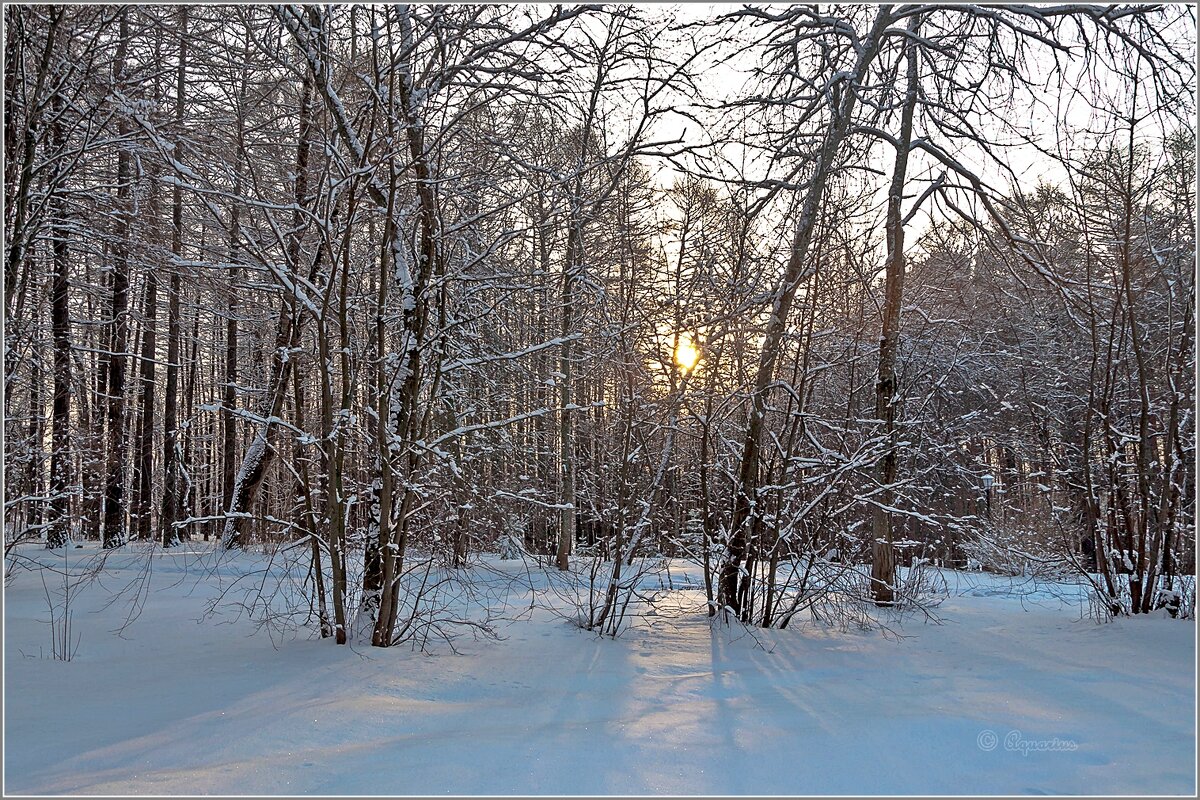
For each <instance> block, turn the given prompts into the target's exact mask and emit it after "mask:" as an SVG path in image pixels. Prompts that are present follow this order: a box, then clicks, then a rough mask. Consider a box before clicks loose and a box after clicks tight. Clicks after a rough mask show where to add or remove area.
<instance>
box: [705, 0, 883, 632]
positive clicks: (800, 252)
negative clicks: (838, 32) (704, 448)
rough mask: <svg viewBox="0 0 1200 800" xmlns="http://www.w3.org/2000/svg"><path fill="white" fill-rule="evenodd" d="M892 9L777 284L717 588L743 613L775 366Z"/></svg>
mask: <svg viewBox="0 0 1200 800" xmlns="http://www.w3.org/2000/svg"><path fill="white" fill-rule="evenodd" d="M889 14H890V8H888V7H886V6H885V7H883V8H880V10H879V12H878V14H877V15H876V17H875V22H874V24H873V25H872V26H871V30H870V31H869V32H868V34H867V36H866V38H865V39H864V40H863V42H862V48H861V50H860V51H859V55H858V59H857V62H856V64H855V67H854V70H853V72H852V73H851V74H850V75H848V76H847V78H846V80H845V82H844V84H843V87H844V89H843V94H842V97H841V101H840V103H839V104H838V106H837V108H835V110H834V114H835V116H834V119H833V122H832V125H831V127H830V129H829V131H828V132H827V133H826V136H825V141H824V142H823V143H822V146H821V150H820V152H819V154H818V157H817V164H816V168H815V170H814V172H813V177H812V180H811V182H810V183H809V186H808V192H807V194H806V195H805V197H804V203H803V205H802V206H801V211H800V218H799V220H798V221H797V223H796V231H795V234H794V235H793V238H792V252H791V256H790V258H789V259H788V263H787V267H786V269H785V270H784V274H783V277H782V279H781V280H780V281H779V283H778V284H776V287H775V291H774V297H773V299H772V306H771V316H770V318H769V320H768V322H767V327H766V331H765V332H764V336H763V344H762V349H761V351H760V355H759V362H758V369H757V371H756V372H755V378H754V387H753V390H752V392H751V398H750V416H749V420H748V421H747V423H746V434H745V439H744V442H743V445H742V456H741V461H740V465H739V467H738V477H737V483H736V485H735V489H734V492H735V499H734V507H733V519H732V521H731V532H730V538H729V546H728V550H727V552H726V554H725V559H724V562H723V564H722V565H721V570H720V576H719V580H718V584H717V603H718V605H720V606H721V607H722V608H729V609H730V610H732V611H733V612H734V613H735V614H740V611H741V602H740V600H739V599H738V595H739V592H738V581H739V578H740V576H741V574H742V571H743V566H742V563H743V561H744V560H745V558H746V555H747V551H748V545H749V528H750V523H751V520H752V517H753V515H754V513H755V506H756V503H757V493H758V477H759V451H760V450H761V448H762V439H763V424H764V418H765V416H766V411H767V396H768V394H769V393H770V388H771V384H772V383H773V382H774V379H775V364H776V359H777V357H778V354H779V350H780V347H781V345H782V342H783V335H784V332H785V331H786V330H787V319H788V314H789V312H790V311H791V307H792V300H793V299H794V298H795V295H796V289H797V288H798V287H799V286H800V282H801V281H802V280H804V279H805V278H807V277H808V276H809V274H810V270H809V269H808V268H807V259H808V250H809V246H810V245H811V244H812V236H813V231H814V230H815V228H816V225H817V221H818V219H819V217H820V209H821V200H822V199H823V197H824V195H825V185H826V183H827V182H828V180H829V173H830V171H831V170H832V168H833V165H834V160H835V159H836V157H837V154H838V150H839V148H840V147H841V144H842V141H843V140H844V139H845V138H846V134H847V132H848V131H849V129H850V122H851V117H852V116H853V114H854V110H855V106H856V105H857V95H856V93H855V91H854V88H853V87H854V84H856V83H859V82H861V81H862V79H863V78H864V76H865V75H866V71H867V68H868V67H869V66H870V64H871V62H872V61H873V60H874V59H875V56H876V55H877V54H878V52H879V45H880V42H881V40H882V38H883V32H884V29H885V28H886V26H887V22H888V17H889Z"/></svg>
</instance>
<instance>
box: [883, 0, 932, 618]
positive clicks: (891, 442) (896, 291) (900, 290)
mask: <svg viewBox="0 0 1200 800" xmlns="http://www.w3.org/2000/svg"><path fill="white" fill-rule="evenodd" d="M919 20H920V17H919V16H917V15H914V16H913V17H912V19H911V20H910V21H909V25H908V32H909V37H910V38H909V39H908V40H907V42H908V43H907V47H906V50H907V53H906V60H907V66H908V91H907V94H906V95H905V99H904V110H903V112H902V113H901V119H900V137H899V139H898V140H897V144H896V163H895V167H894V169H893V172H892V185H891V188H890V189H889V191H888V206H887V222H886V237H887V253H888V259H887V275H886V278H885V284H884V300H883V333H882V335H881V336H880V339H879V380H878V381H877V382H876V383H875V418H876V419H878V420H881V421H882V423H883V425H882V430H881V433H882V435H883V436H884V437H885V438H886V440H887V441H886V443H885V445H884V447H885V450H884V453H883V457H882V458H880V459H879V462H878V463H877V464H876V465H875V477H876V479H877V480H878V482H879V486H880V487H881V489H880V494H879V501H878V503H877V504H876V505H875V506H874V508H873V509H872V516H871V595H872V598H873V599H874V600H875V604H876V605H878V606H890V605H892V604H893V603H895V602H896V551H895V547H894V546H893V544H892V542H893V537H892V514H891V512H890V511H889V510H888V507H890V506H891V505H892V500H893V498H894V497H895V492H894V491H893V490H892V488H891V486H892V484H893V483H894V482H895V480H896V468H897V460H898V459H897V453H896V444H895V438H896V401H897V397H896V392H897V387H896V350H897V349H898V347H899V344H900V309H901V307H902V306H903V304H904V221H903V218H902V216H901V202H902V201H903V199H904V182H905V175H906V173H907V171H908V153H909V146H910V144H911V142H912V128H913V112H914V111H915V110H916V106H917V57H916V47H915V46H914V44H913V40H914V37H916V35H917V27H918V25H919V24H920V23H919Z"/></svg>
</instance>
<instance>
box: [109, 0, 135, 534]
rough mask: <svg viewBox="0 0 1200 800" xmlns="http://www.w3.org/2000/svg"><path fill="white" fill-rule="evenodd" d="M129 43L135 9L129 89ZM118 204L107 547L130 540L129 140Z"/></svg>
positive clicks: (117, 71) (124, 31)
mask: <svg viewBox="0 0 1200 800" xmlns="http://www.w3.org/2000/svg"><path fill="white" fill-rule="evenodd" d="M128 45H129V11H128V9H125V10H123V11H122V13H121V26H120V38H119V39H118V42H117V55H116V60H115V61H114V62H113V83H114V84H115V85H116V86H117V87H119V88H122V89H123V88H124V83H125V56H126V52H127V50H128ZM117 129H118V132H119V135H120V136H121V137H122V139H123V138H124V137H125V136H127V135H128V133H129V122H128V121H127V119H126V117H125V114H124V112H121V116H120V118H119V122H118V124H117ZM117 146H118V148H119V149H118V151H117V208H116V211H115V213H114V218H115V225H114V230H113V237H114V240H115V241H114V242H113V247H112V306H111V318H112V339H111V343H110V346H109V353H108V404H107V408H106V416H107V420H106V422H107V425H108V463H107V465H106V468H105V489H104V542H103V545H104V547H105V548H106V549H109V548H113V547H120V546H121V545H123V544H125V537H126V532H125V451H126V448H125V442H124V441H123V439H124V437H125V351H126V349H127V348H128V345H129V314H128V310H129V217H130V209H129V203H130V199H131V198H130V196H131V194H132V192H131V185H130V184H131V181H132V177H131V175H130V169H129V166H130V155H129V150H128V147H127V146H126V144H125V143H124V142H122V143H120V144H118V145H117Z"/></svg>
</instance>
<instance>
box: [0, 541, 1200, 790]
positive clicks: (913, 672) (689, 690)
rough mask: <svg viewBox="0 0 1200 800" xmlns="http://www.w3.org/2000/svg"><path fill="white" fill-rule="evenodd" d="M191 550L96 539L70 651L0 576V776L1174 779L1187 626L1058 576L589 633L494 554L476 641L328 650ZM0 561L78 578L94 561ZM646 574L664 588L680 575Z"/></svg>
mask: <svg viewBox="0 0 1200 800" xmlns="http://www.w3.org/2000/svg"><path fill="white" fill-rule="evenodd" d="M195 548H196V549H194V550H189V551H172V552H167V553H162V552H156V553H155V554H153V555H149V554H148V551H143V552H138V551H136V550H133V549H127V550H124V551H119V552H117V553H115V554H112V555H110V556H109V557H108V559H107V564H106V565H105V569H104V571H103V572H102V573H100V575H99V576H98V577H97V579H95V580H92V581H90V582H88V583H87V584H86V585H80V586H77V587H76V588H75V590H74V592H73V593H72V596H71V598H70V605H69V610H70V613H71V616H70V620H71V625H72V631H71V639H72V648H73V649H74V657H73V659H72V660H71V661H69V662H66V661H61V660H56V659H54V658H52V651H53V648H52V646H51V638H52V631H53V626H52V625H51V624H50V623H49V622H48V620H49V619H50V616H51V607H52V606H53V607H56V608H55V614H56V616H58V617H59V618H60V619H61V618H62V615H63V612H64V608H63V597H62V594H61V593H62V590H63V584H62V578H61V576H60V575H59V574H56V573H54V572H49V571H46V570H28V569H23V568H21V567H20V565H18V567H17V568H16V569H14V570H13V573H12V574H11V576H10V579H9V582H8V585H7V587H6V591H5V610H4V621H5V642H4V657H5V667H6V669H5V686H4V689H5V698H4V699H5V703H4V723H5V734H6V735H5V737H4V777H5V785H4V788H5V791H6V793H19V794H21V793H23V794H29V793H35V794H60V793H72V794H76V793H77V794H115V795H125V794H210V793H215V794H289V795H290V794H304V793H319V794H422V795H423V794H657V793H670V794H840V793H854V794H874V793H881V794H942V793H945V794H977V793H984V794H1025V793H1036V794H1042V793H1050V794H1076V793H1082V794H1125V793H1133V794H1191V793H1193V792H1194V791H1195V788H1196V756H1195V754H1196V750H1195V747H1196V736H1195V726H1194V722H1195V699H1196V694H1195V693H1196V686H1195V671H1194V665H1195V630H1196V626H1195V624H1194V623H1190V622H1179V621H1175V620H1170V619H1163V618H1143V619H1136V620H1119V621H1117V622H1114V623H1111V624H1103V625H1102V624H1096V623H1095V622H1094V621H1093V620H1091V619H1090V618H1088V615H1087V605H1086V601H1082V604H1081V600H1080V599H1079V595H1078V592H1077V591H1076V590H1075V589H1074V587H1045V586H1039V587H1034V586H1032V585H1030V584H1028V583H1024V582H1020V581H1013V580H1011V579H1007V578H999V577H996V576H990V575H983V574H978V573H974V574H968V573H951V572H949V571H947V572H946V573H945V576H946V578H947V588H948V592H947V595H946V596H945V598H944V599H943V600H942V602H941V603H940V605H939V606H938V607H937V608H936V614H937V617H938V618H939V620H940V622H938V623H933V622H929V621H927V619H926V617H925V616H924V615H914V614H910V615H907V616H903V617H899V618H896V619H893V620H891V621H890V622H889V623H888V627H889V628H890V632H889V631H886V630H881V629H879V628H875V629H872V630H862V629H859V628H856V627H851V628H850V629H842V628H839V627H830V626H827V625H824V624H820V623H816V622H812V621H805V622H804V623H803V624H800V623H797V624H795V625H793V626H791V627H789V628H788V629H787V630H784V631H756V632H754V633H753V635H751V634H749V633H748V632H747V631H745V630H744V629H740V628H736V627H735V628H727V627H724V626H722V625H715V626H714V625H711V624H710V623H709V622H708V620H707V619H706V618H705V616H704V615H703V613H702V612H700V611H699V610H698V606H697V604H696V603H695V602H694V601H695V600H696V597H697V596H698V593H697V591H696V590H695V589H685V590H680V591H675V592H671V593H669V594H668V596H667V599H668V600H675V601H679V602H678V603H676V606H677V607H678V608H680V609H686V610H680V611H678V612H677V613H671V612H670V611H669V608H670V607H671V606H670V605H669V604H663V605H662V606H661V608H660V613H659V615H658V616H652V617H649V618H647V619H644V620H642V621H641V622H639V624H637V625H636V626H634V627H633V628H632V629H630V630H628V631H627V632H626V633H624V634H623V635H622V636H621V637H620V638H618V639H616V640H611V639H601V638H598V637H597V636H596V635H594V634H591V633H588V632H586V631H583V630H581V629H579V628H578V627H576V626H574V625H573V624H571V623H570V622H569V621H566V620H565V619H564V618H563V615H562V614H556V613H554V612H553V611H552V610H550V609H548V608H546V607H544V606H548V605H552V604H553V603H555V602H557V603H560V604H561V602H562V598H561V596H558V595H554V594H545V593H541V594H537V597H538V598H539V607H538V608H534V609H530V608H529V605H530V603H529V601H530V598H532V597H534V596H535V595H534V593H532V592H531V586H536V587H544V586H545V575H544V574H543V575H539V573H538V572H536V571H533V572H530V571H529V570H528V569H527V567H526V566H525V565H523V564H522V562H518V561H499V560H498V559H495V558H494V557H493V558H491V559H490V560H489V561H488V566H489V569H488V570H487V571H486V572H481V573H480V576H479V577H478V581H479V583H480V586H486V587H488V588H487V589H486V593H489V596H492V597H499V596H500V595H498V594H496V593H495V592H496V587H497V586H499V585H500V584H503V587H504V589H505V594H504V596H505V598H506V602H507V604H508V605H507V616H508V617H510V619H508V620H504V621H499V622H497V623H496V626H495V631H496V633H497V634H498V635H499V638H489V637H485V638H479V639H476V638H474V637H472V636H471V635H470V634H469V632H468V630H469V629H465V628H461V626H458V627H459V629H460V631H461V632H463V633H464V635H463V636H462V637H460V638H458V639H457V640H455V642H454V648H455V649H456V650H457V653H454V652H451V651H450V649H449V648H448V647H446V646H445V645H444V644H441V645H439V644H438V643H436V642H432V641H431V642H430V643H429V647H430V650H431V651H432V654H422V653H420V652H414V650H413V648H412V647H396V648H391V649H388V650H380V649H373V648H369V647H356V648H353V649H350V648H344V647H336V646H334V645H332V644H331V643H330V642H329V641H328V640H326V641H319V640H314V639H312V638H310V635H309V633H308V632H307V631H306V630H302V629H301V630H297V629H296V627H295V626H291V628H290V630H289V625H288V624H287V619H286V618H285V617H282V616H277V617H276V618H275V620H274V621H275V623H276V624H275V625H274V626H267V627H264V626H261V625H256V624H255V622H254V621H252V620H251V619H250V618H249V617H248V615H246V614H241V615H239V614H238V613H237V610H238V606H239V604H240V603H242V602H244V601H245V600H246V599H247V598H248V597H250V596H252V594H251V595H248V594H246V593H245V591H246V590H247V589H250V588H251V587H253V586H256V585H259V584H262V583H263V578H264V576H265V575H266V573H263V572H261V567H262V564H263V558H264V557H263V556H262V555H260V554H258V555H256V554H239V555H238V556H236V557H234V558H232V559H227V560H224V561H222V562H221V563H219V564H218V563H217V561H216V556H215V554H213V553H206V552H203V551H202V550H200V549H199V548H200V545H199V544H197V545H196V546H195ZM21 556H22V558H23V559H35V558H36V559H41V560H43V561H44V562H45V563H48V564H53V565H57V567H58V568H60V569H61V567H62V566H63V565H64V563H65V564H67V565H68V566H69V567H70V568H71V569H72V571H75V572H81V571H83V569H84V567H85V566H86V565H87V564H89V563H91V560H93V559H95V558H97V557H98V554H97V552H96V551H95V550H94V549H93V548H91V547H87V548H83V549H78V550H76V549H71V550H68V551H67V553H66V555H65V556H64V554H63V551H55V552H54V553H48V552H47V551H44V550H36V549H33V548H30V549H26V550H24V551H22V553H21ZM25 563H26V564H28V563H29V562H28V561H26V562H25ZM672 572H673V574H672V576H671V578H670V579H669V580H668V581H667V582H668V583H669V584H671V585H676V582H677V581H678V580H680V579H681V578H682V579H683V580H685V581H686V579H687V577H688V576H689V575H690V576H691V577H692V578H693V579H694V578H695V577H696V576H695V574H694V572H690V571H689V570H688V569H687V568H680V569H679V570H674V569H673V570H672ZM43 578H44V579H45V583H43ZM290 591H292V590H291V589H289V588H288V587H286V586H284V587H283V588H282V591H280V592H279V593H278V594H276V595H275V596H274V598H273V599H272V603H279V602H281V601H282V599H286V597H287V596H288V593H289V592H290ZM279 607H280V608H281V607H282V606H279ZM209 608H211V609H212V610H213V611H214V612H215V615H213V616H208V617H207V618H203V619H202V617H205V611H206V609H209ZM271 608H275V606H271ZM260 610H261V609H260ZM130 617H133V619H132V620H131V621H129V618H130ZM127 621H128V624H126V622H127ZM117 630H120V632H119V634H118V633H114V631H117ZM76 642H77V644H76Z"/></svg>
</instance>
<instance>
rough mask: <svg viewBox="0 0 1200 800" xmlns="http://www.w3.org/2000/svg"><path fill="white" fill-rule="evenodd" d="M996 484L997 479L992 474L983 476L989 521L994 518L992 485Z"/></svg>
mask: <svg viewBox="0 0 1200 800" xmlns="http://www.w3.org/2000/svg"><path fill="white" fill-rule="evenodd" d="M995 482H996V478H995V476H993V475H992V474H991V473H988V474H987V475H984V476H983V497H984V503H985V507H986V508H987V517H988V519H991V518H992V484H994V483H995Z"/></svg>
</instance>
